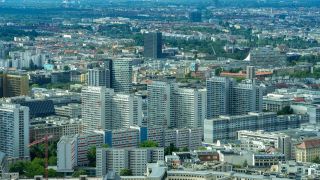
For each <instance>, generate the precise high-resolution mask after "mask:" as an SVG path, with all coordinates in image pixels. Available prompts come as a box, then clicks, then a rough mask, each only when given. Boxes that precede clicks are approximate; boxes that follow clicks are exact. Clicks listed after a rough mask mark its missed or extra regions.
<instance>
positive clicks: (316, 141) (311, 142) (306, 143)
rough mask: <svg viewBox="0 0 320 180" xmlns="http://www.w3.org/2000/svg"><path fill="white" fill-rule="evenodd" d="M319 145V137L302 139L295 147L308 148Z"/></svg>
mask: <svg viewBox="0 0 320 180" xmlns="http://www.w3.org/2000/svg"><path fill="white" fill-rule="evenodd" d="M318 147H320V139H307V140H304V141H303V142H302V143H301V144H299V145H297V148H300V149H310V148H318Z"/></svg>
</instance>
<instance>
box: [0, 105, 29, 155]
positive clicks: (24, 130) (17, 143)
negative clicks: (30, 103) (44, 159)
mask: <svg viewBox="0 0 320 180" xmlns="http://www.w3.org/2000/svg"><path fill="white" fill-rule="evenodd" d="M28 145H29V108H28V107H24V106H20V105H17V104H2V105H1V106H0V151H2V152H4V153H5V154H6V155H7V157H8V159H28V158H29V147H28Z"/></svg>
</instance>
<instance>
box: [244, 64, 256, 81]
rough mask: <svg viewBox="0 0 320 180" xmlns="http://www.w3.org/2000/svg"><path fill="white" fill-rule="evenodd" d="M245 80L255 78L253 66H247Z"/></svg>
mask: <svg viewBox="0 0 320 180" xmlns="http://www.w3.org/2000/svg"><path fill="white" fill-rule="evenodd" d="M246 73H247V79H254V78H255V77H256V69H255V67H254V66H247V72H246Z"/></svg>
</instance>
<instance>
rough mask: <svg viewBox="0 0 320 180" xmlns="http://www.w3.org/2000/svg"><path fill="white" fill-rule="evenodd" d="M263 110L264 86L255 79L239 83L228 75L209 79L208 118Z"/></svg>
mask: <svg viewBox="0 0 320 180" xmlns="http://www.w3.org/2000/svg"><path fill="white" fill-rule="evenodd" d="M261 111H262V88H261V87H260V86H257V85H256V84H255V82H254V81H250V82H249V83H240V84H237V83H236V82H235V80H234V79H231V78H227V77H212V78H210V79H208V80H207V119H211V118H216V117H218V116H219V115H241V114H247V113H248V112H261Z"/></svg>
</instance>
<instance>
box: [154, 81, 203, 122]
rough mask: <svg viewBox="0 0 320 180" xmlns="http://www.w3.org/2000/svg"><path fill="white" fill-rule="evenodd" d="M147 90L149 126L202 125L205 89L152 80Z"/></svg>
mask: <svg viewBox="0 0 320 180" xmlns="http://www.w3.org/2000/svg"><path fill="white" fill-rule="evenodd" d="M148 92H149V96H148V126H149V127H154V126H162V127H172V128H173V127H176V128H185V127H189V128H190V127H193V128H196V127H202V125H203V120H204V119H205V114H206V90H205V89H193V88H182V87H179V86H178V84H175V83H170V82H160V81H154V82H152V83H151V84H150V85H148Z"/></svg>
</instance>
